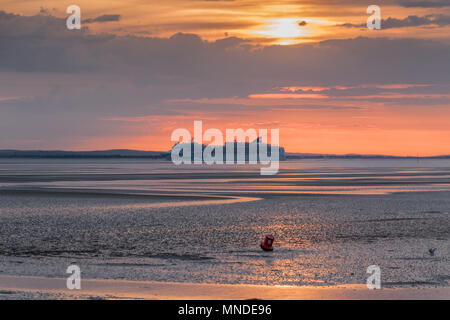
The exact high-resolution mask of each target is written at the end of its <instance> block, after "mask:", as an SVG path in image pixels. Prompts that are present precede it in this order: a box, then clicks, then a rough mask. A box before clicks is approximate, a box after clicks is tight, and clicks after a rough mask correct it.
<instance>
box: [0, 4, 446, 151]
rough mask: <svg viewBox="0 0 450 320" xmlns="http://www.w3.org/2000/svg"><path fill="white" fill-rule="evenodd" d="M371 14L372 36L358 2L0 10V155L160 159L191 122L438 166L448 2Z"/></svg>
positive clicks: (293, 146) (287, 143) (302, 145)
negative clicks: (131, 154) (126, 153)
mask: <svg viewBox="0 0 450 320" xmlns="http://www.w3.org/2000/svg"><path fill="white" fill-rule="evenodd" d="M71 4H77V5H78V6H80V8H81V11H82V27H83V28H82V30H67V28H66V21H65V20H66V18H67V17H68V16H69V14H67V13H66V8H67V7H68V6H69V5H71ZM370 4H372V3H370ZM373 4H376V3H373ZM378 5H380V7H381V16H382V19H383V20H382V30H369V29H367V27H366V26H365V24H366V20H367V18H368V16H369V15H368V14H367V13H366V8H367V4H362V3H361V1H356V0H342V1H337V0H317V1H312V0H304V1H302V0H298V1H292V0H279V1H255V0H234V1H232V0H228V1H220V0H217V1H213V0H210V1H206V0H168V1H144V0H122V1H106V0H105V1H103V0H91V1H76V2H72V1H70V2H69V1H60V0H59V1H56V0H55V1H53V0H52V1H35V0H15V1H10V0H7V1H5V0H0V149H49V150H50V149H52V150H54V149H64V150H94V149H111V148H130V149H142V150H167V149H169V148H170V147H171V145H172V144H173V143H172V142H171V141H170V134H171V132H172V130H174V129H176V128H187V129H189V130H192V126H193V121H194V120H203V126H204V128H205V129H206V128H219V129H221V130H225V128H243V129H248V128H255V129H258V128H269V129H270V128H279V129H280V143H281V145H282V146H284V147H285V148H286V150H287V151H288V152H305V153H337V154H344V153H350V152H353V153H364V154H395V155H414V156H416V155H437V154H450V148H449V146H450V36H449V35H450V0H429V1H421V0H385V1H381V2H380V3H378Z"/></svg>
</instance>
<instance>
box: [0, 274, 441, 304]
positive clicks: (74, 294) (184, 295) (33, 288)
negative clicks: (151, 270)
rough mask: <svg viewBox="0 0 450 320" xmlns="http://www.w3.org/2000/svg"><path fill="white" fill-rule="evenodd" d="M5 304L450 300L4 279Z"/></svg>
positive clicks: (410, 292) (355, 289)
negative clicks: (74, 287)
mask: <svg viewBox="0 0 450 320" xmlns="http://www.w3.org/2000/svg"><path fill="white" fill-rule="evenodd" d="M0 298H1V299H151V300H159V299H164V300H167V299H168V300H206V299H208V300H245V299H261V300H269V299H270V300H304V299H308V300H309V299H313V300H337V299H339V300H368V299H369V300H373V299H387V300H391V299H392V300H401V299H412V300H416V299H418V300H424V299H442V300H446V299H450V288H449V287H408V288H382V289H380V290H369V289H368V288H367V286H366V285H365V284H352V285H338V286H324V287H312V286H263V285H229V284H200V283H173V282H151V281H128V280H100V279H83V280H82V287H81V289H80V290H68V289H67V288H66V279H63V278H45V277H24V276H9V275H0Z"/></svg>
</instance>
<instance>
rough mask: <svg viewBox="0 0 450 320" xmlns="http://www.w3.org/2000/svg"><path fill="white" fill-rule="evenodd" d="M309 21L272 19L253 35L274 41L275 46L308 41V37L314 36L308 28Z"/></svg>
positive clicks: (254, 31)
mask: <svg viewBox="0 0 450 320" xmlns="http://www.w3.org/2000/svg"><path fill="white" fill-rule="evenodd" d="M308 20H309V19H299V18H279V19H270V20H268V21H267V23H266V24H265V25H264V26H263V27H262V28H260V29H258V30H253V31H252V33H253V34H255V35H259V36H264V37H268V38H273V39H274V42H273V43H274V44H280V45H289V44H295V43H300V42H305V41H307V39H306V38H307V37H308V36H311V35H313V33H314V32H313V30H312V29H311V28H310V27H309V26H308V24H309V21H308Z"/></svg>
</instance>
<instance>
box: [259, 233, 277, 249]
mask: <svg viewBox="0 0 450 320" xmlns="http://www.w3.org/2000/svg"><path fill="white" fill-rule="evenodd" d="M274 240H275V238H274V237H273V235H271V234H269V235H267V236H266V238H265V239H264V242H261V249H263V250H264V251H272V250H273V247H272V244H273V241H274Z"/></svg>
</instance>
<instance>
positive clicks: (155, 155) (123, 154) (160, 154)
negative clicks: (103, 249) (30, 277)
mask: <svg viewBox="0 0 450 320" xmlns="http://www.w3.org/2000/svg"><path fill="white" fill-rule="evenodd" d="M0 158H3V159H4V158H56V159H63V158H68V159H75V158H88V159H90V158H146V159H168V158H169V159H170V152H169V151H141V150H128V149H113V150H98V151H62V150H0ZM286 159H287V160H292V159H450V155H439V156H425V157H419V156H416V157H414V156H392V155H364V154H344V155H337V154H316V153H289V152H286Z"/></svg>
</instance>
